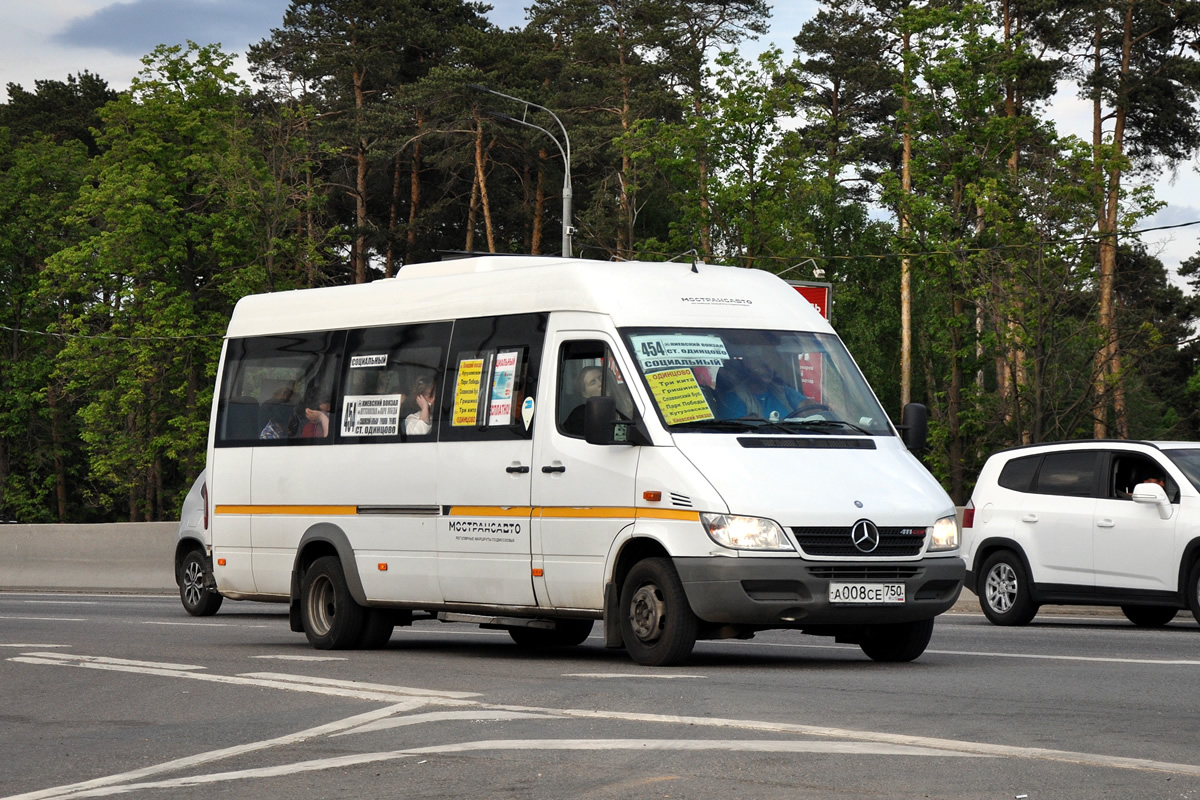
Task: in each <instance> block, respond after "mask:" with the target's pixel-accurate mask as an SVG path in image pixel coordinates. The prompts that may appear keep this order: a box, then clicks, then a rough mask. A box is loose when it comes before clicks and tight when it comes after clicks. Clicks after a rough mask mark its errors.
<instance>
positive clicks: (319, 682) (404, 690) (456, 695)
mask: <svg viewBox="0 0 1200 800" xmlns="http://www.w3.org/2000/svg"><path fill="white" fill-rule="evenodd" d="M242 677H245V678H263V679H266V680H272V681H285V682H289V683H291V682H294V683H298V684H304V685H306V686H331V687H337V688H348V689H367V690H371V691H377V692H386V693H388V694H407V695H414V696H417V697H433V698H442V699H447V700H466V699H468V698H471V697H480V696H481V695H480V694H479V692H451V691H439V690H437V689H414V688H412V687H409V686H390V685H388V684H384V683H362V682H360V681H344V680H338V679H337V678H314V677H310V676H308V675H289V674H287V673H282V672H245V673H242Z"/></svg>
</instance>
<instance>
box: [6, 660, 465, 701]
mask: <svg viewBox="0 0 1200 800" xmlns="http://www.w3.org/2000/svg"><path fill="white" fill-rule="evenodd" d="M8 660H9V661H14V662H18V663H22V664H48V665H52V666H57V667H79V668H83V669H98V670H105V671H109V672H133V673H138V674H142V675H157V676H159V677H164V678H188V679H191V680H197V681H207V682H209V683H226V684H234V685H240V686H259V687H263V688H267V689H286V690H291V691H295V692H310V693H312V694H323V695H332V696H334V697H349V698H353V699H356V700H376V701H379V702H384V703H394V702H395V701H396V699H397V697H398V696H404V695H411V694H413V693H414V692H415V693H422V695H423V696H428V697H430V699H431V700H433V699H437V700H438V701H439V702H441V703H443V704H446V703H449V704H453V703H461V702H464V701H462V700H454V699H450V698H447V697H445V696H441V695H437V694H436V693H431V692H425V690H422V689H413V690H409V691H405V690H404V689H403V687H390V686H385V687H381V689H379V690H376V689H363V688H360V687H364V686H376V685H375V684H358V683H355V682H353V681H325V682H323V683H317V682H316V681H315V680H314V679H311V678H305V677H303V676H299V675H295V676H286V678H287V680H283V681H281V680H272V679H263V678H259V677H247V676H237V677H235V676H231V675H212V674H203V673H197V672H185V671H183V670H178V669H169V668H162V667H136V666H130V665H125V664H113V663H109V662H105V661H89V660H86V659H80V658H75V657H71V656H68V655H66V654H63V653H24V654H22V655H20V656H15V657H13V658H10V659H8ZM266 674H270V673H266ZM397 689H399V690H397Z"/></svg>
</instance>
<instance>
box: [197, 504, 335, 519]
mask: <svg viewBox="0 0 1200 800" xmlns="http://www.w3.org/2000/svg"><path fill="white" fill-rule="evenodd" d="M213 510H214V511H215V512H216V513H218V514H278V515H293V516H294V515H303V516H310V517H322V516H324V517H344V516H353V515H355V514H357V513H358V507H357V506H266V505H263V506H217V507H216V508H215V509H213Z"/></svg>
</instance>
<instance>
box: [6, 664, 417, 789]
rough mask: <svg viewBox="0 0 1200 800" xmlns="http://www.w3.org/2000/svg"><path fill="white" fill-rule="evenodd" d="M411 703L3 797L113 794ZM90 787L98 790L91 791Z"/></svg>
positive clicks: (297, 740) (364, 720)
mask: <svg viewBox="0 0 1200 800" xmlns="http://www.w3.org/2000/svg"><path fill="white" fill-rule="evenodd" d="M184 674H187V673H184ZM413 707H414V702H413V701H407V702H403V703H394V704H392V705H389V706H386V707H385V708H379V709H375V710H374V711H368V712H366V713H364V714H355V715H354V716H352V717H346V718H345V719H340V720H336V721H334V722H329V723H326V724H324V725H318V726H316V727H315V728H308V729H307V730H303V731H298V732H296V733H289V734H285V735H283V736H277V737H275V738H272V739H264V740H263V741H261V742H249V743H247V744H243V745H236V746H234V747H223V748H221V749H220V750H210V751H209V752H207V753H198V754H196V755H194V756H185V757H184V758H177V759H175V760H173V761H166V762H164V763H162V764H154V765H152V766H149V767H142V768H141V769H135V770H131V771H129V772H122V773H119V774H117V775H107V776H105V777H103V778H93V779H92V780H87V781H81V782H79V783H73V784H70V785H67V786H56V787H54V788H51V789H42V790H39V791H35V792H26V793H25V794H17V795H12V796H10V797H7V798H4V800H47V798H57V797H63V798H65V797H101V796H103V795H104V794H117V793H120V792H122V791H123V790H124V788H125V787H118V786H114V784H118V783H124V782H126V781H132V780H140V779H142V778H148V777H150V776H152V775H159V774H162V773H164V772H173V771H175V770H181V769H190V768H193V767H198V766H202V765H204V764H209V763H211V762H214V761H220V760H221V759H226V758H235V757H237V756H243V755H246V754H247V753H254V752H258V751H262V750H267V749H269V748H272V747H282V746H285V745H292V744H297V743H300V742H303V741H305V740H307V739H313V738H316V737H318V736H328V735H330V734H333V733H337V732H338V731H341V730H344V729H346V728H353V727H355V726H358V725H363V724H366V723H369V722H373V721H374V720H376V719H381V718H384V717H387V716H390V715H391V714H394V713H396V712H397V711H408V710H411V709H412V708H413ZM91 791H96V792H98V793H96V794H91V793H90V792H91Z"/></svg>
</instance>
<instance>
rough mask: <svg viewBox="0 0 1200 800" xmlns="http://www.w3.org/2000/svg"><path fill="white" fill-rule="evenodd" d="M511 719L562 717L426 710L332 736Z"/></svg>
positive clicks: (530, 713) (492, 711)
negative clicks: (438, 723)
mask: <svg viewBox="0 0 1200 800" xmlns="http://www.w3.org/2000/svg"><path fill="white" fill-rule="evenodd" d="M513 719H563V717H561V716H559V715H557V714H535V713H533V712H528V711H503V710H500V709H475V710H470V711H427V712H425V713H424V714H409V715H408V716H406V717H388V718H387V719H380V720H376V721H375V722H371V723H368V724H366V725H360V726H358V727H357V728H352V729H351V730H348V731H342V732H341V733H335V734H333V736H350V735H352V734H356V733H375V732H376V731H385V730H389V729H391V728H404V727H407V726H409V725H423V724H425V723H427V722H460V721H462V722H495V721H504V720H513Z"/></svg>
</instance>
